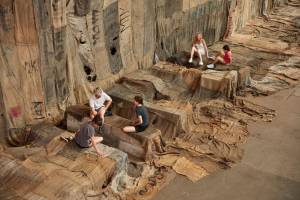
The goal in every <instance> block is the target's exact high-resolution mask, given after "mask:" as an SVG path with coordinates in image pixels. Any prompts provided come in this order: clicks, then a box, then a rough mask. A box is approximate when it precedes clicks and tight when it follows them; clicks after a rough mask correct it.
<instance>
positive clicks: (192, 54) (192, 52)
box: [189, 46, 197, 63]
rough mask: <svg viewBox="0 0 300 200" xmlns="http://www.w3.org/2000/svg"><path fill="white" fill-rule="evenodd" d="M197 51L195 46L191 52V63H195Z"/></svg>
mask: <svg viewBox="0 0 300 200" xmlns="http://www.w3.org/2000/svg"><path fill="white" fill-rule="evenodd" d="M196 51H197V49H196V47H194V46H193V47H192V51H191V57H190V59H189V63H192V62H193V58H194V54H195V52H196Z"/></svg>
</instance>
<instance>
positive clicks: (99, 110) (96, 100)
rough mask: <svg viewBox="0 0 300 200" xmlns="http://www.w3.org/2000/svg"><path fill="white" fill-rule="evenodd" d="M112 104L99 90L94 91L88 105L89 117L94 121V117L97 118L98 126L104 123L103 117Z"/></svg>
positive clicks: (108, 97) (109, 98)
mask: <svg viewBox="0 0 300 200" xmlns="http://www.w3.org/2000/svg"><path fill="white" fill-rule="evenodd" d="M111 103H112V99H111V97H110V96H108V95H107V94H106V93H105V92H103V91H102V89H101V88H98V87H97V88H96V89H95V90H94V94H93V96H92V97H91V98H90V101H89V104H90V107H91V113H90V117H91V119H94V118H95V116H97V115H98V116H99V118H100V120H101V121H100V124H103V123H104V115H105V113H106V111H107V109H108V108H109V106H110V105H111Z"/></svg>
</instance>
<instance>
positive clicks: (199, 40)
mask: <svg viewBox="0 0 300 200" xmlns="http://www.w3.org/2000/svg"><path fill="white" fill-rule="evenodd" d="M202 39H203V35H202V33H198V34H197V35H196V36H195V39H194V43H197V42H201V40H202Z"/></svg>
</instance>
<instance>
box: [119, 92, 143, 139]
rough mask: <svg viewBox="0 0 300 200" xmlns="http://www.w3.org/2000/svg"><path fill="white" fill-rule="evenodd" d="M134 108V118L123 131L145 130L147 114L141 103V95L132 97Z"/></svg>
mask: <svg viewBox="0 0 300 200" xmlns="http://www.w3.org/2000/svg"><path fill="white" fill-rule="evenodd" d="M133 104H134V108H135V113H136V119H135V120H134V121H133V122H132V125H131V126H126V127H124V128H123V131H124V132H125V133H134V132H142V131H144V130H146V128H147V127H148V125H149V116H148V111H147V108H146V107H145V106H144V105H143V98H142V97H141V96H135V97H134V102H133Z"/></svg>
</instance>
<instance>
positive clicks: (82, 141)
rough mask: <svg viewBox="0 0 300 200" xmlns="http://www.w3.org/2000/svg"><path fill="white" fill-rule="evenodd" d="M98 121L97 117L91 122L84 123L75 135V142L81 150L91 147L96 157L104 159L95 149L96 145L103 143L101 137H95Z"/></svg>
mask: <svg viewBox="0 0 300 200" xmlns="http://www.w3.org/2000/svg"><path fill="white" fill-rule="evenodd" d="M98 121H99V117H95V118H94V119H93V120H92V121H88V122H86V123H84V124H83V125H82V126H81V127H80V129H79V131H77V132H76V134H75V142H76V143H77V145H78V146H79V147H81V148H89V147H92V146H93V147H94V148H95V150H96V153H97V155H99V156H101V157H104V156H105V155H104V154H103V153H102V152H101V151H100V150H99V149H98V147H97V144H98V143H100V142H102V141H103V137H97V136H95V129H98V128H99V125H98V124H99V122H98Z"/></svg>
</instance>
